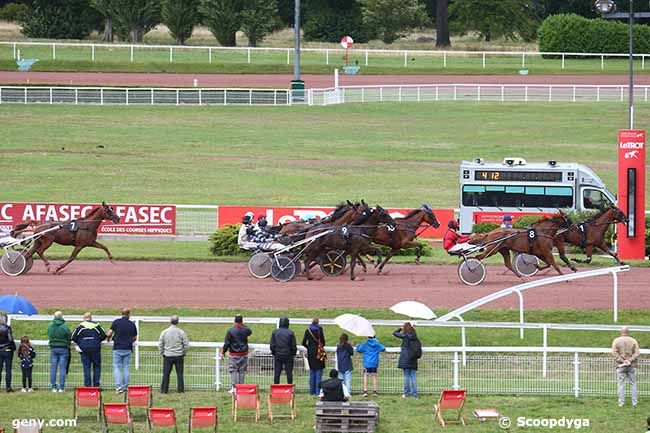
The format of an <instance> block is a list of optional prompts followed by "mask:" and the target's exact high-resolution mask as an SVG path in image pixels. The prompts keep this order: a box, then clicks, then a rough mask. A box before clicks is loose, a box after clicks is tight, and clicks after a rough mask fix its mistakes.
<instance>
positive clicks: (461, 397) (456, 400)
mask: <svg viewBox="0 0 650 433" xmlns="http://www.w3.org/2000/svg"><path fill="white" fill-rule="evenodd" d="M464 407H465V390H462V389H459V390H456V389H445V390H443V391H442V393H441V394H440V398H439V399H438V403H437V404H435V405H434V406H433V410H434V416H435V417H436V418H437V419H438V422H439V423H440V425H441V426H442V427H445V426H446V424H449V423H456V424H462V425H467V420H466V419H465V415H464V414H463V409H464ZM443 410H453V411H455V412H456V417H455V418H451V419H449V418H444V417H443V416H442V411H443Z"/></svg>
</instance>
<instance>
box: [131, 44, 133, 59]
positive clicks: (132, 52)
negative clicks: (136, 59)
mask: <svg viewBox="0 0 650 433" xmlns="http://www.w3.org/2000/svg"><path fill="white" fill-rule="evenodd" d="M131 63H133V45H131Z"/></svg>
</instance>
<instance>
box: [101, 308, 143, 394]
mask: <svg viewBox="0 0 650 433" xmlns="http://www.w3.org/2000/svg"><path fill="white" fill-rule="evenodd" d="M130 317H131V310H129V309H128V308H125V309H123V310H122V317H120V318H119V319H115V320H113V323H112V324H111V328H110V329H109V330H108V335H107V338H106V340H107V341H111V340H113V374H114V376H115V392H116V393H118V394H121V393H123V392H125V391H126V388H127V387H128V386H129V380H130V373H129V368H130V366H131V353H132V352H133V343H134V342H135V341H136V340H137V339H138V328H137V327H136V326H135V323H133V322H132V321H131V320H130Z"/></svg>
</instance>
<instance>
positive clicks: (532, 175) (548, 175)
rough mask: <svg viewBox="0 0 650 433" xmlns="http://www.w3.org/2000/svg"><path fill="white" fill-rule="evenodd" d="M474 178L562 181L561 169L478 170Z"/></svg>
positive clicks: (510, 180) (514, 180) (513, 180)
mask: <svg viewBox="0 0 650 433" xmlns="http://www.w3.org/2000/svg"><path fill="white" fill-rule="evenodd" d="M474 180H483V181H485V180H486V181H495V182H562V172H561V171H553V172H551V171H514V170H513V171H505V170H476V171H475V172H474Z"/></svg>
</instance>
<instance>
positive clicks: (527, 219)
mask: <svg viewBox="0 0 650 433" xmlns="http://www.w3.org/2000/svg"><path fill="white" fill-rule="evenodd" d="M542 218H543V216H542V215H525V216H522V217H520V218H518V219H517V221H515V222H514V224H513V225H512V228H515V229H525V228H528V227H530V226H532V225H533V224H535V223H536V222H537V221H539V220H541V219H542Z"/></svg>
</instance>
